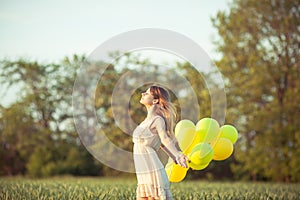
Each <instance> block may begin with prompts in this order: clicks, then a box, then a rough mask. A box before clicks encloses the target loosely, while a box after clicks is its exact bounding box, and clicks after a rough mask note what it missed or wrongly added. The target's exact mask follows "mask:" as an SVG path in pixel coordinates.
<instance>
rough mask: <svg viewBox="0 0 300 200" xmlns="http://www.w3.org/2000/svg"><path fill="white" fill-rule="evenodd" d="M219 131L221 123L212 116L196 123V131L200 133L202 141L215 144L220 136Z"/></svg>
mask: <svg viewBox="0 0 300 200" xmlns="http://www.w3.org/2000/svg"><path fill="white" fill-rule="evenodd" d="M219 131H220V126H219V123H218V122H217V121H216V120H215V119H212V118H203V119H201V120H199V121H198V122H197V124H196V132H197V133H198V134H199V135H200V141H201V142H207V143H209V144H211V145H213V144H214V143H215V141H216V140H217V138H218V135H219Z"/></svg>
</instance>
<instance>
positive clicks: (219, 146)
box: [213, 138, 233, 160]
mask: <svg viewBox="0 0 300 200" xmlns="http://www.w3.org/2000/svg"><path fill="white" fill-rule="evenodd" d="M232 152H233V144H232V142H231V141H230V140H229V139H227V138H219V139H218V140H217V142H216V144H215V146H214V157H213V159H214V160H225V159H226V158H228V157H229V156H230V155H231V154H232Z"/></svg>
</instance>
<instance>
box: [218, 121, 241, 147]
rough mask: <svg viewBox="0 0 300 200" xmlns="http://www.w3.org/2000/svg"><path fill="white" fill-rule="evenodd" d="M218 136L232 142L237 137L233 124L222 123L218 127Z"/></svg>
mask: <svg viewBox="0 0 300 200" xmlns="http://www.w3.org/2000/svg"><path fill="white" fill-rule="evenodd" d="M219 137H220V138H227V139H229V140H230V141H231V142H232V144H234V143H235V142H236V141H237V139H238V131H237V130H236V128H235V127H234V126H231V125H224V126H222V127H221V129H220V136H219Z"/></svg>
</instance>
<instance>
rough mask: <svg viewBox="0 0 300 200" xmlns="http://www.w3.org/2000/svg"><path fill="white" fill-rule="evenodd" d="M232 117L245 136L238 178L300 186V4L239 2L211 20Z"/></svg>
mask: <svg viewBox="0 0 300 200" xmlns="http://www.w3.org/2000/svg"><path fill="white" fill-rule="evenodd" d="M212 21H213V24H214V26H215V28H216V29H217V30H218V34H219V36H220V40H219V41H218V43H216V46H217V50H218V51H219V52H220V53H221V55H222V58H221V59H220V60H218V62H216V63H217V66H218V67H219V68H220V70H221V72H222V73H223V75H224V76H225V78H226V79H227V90H228V97H229V99H228V102H229V103H228V114H227V115H230V116H231V117H232V118H231V120H232V122H233V123H234V124H235V125H236V126H237V127H238V129H239V131H240V133H241V134H242V137H241V139H240V140H239V143H238V147H237V150H236V153H235V159H236V160H237V161H238V162H239V164H238V165H236V166H235V167H234V170H235V172H236V173H240V174H245V175H246V176H248V175H250V177H251V178H252V179H254V180H255V179H262V178H264V179H271V180H277V181H299V180H300V177H299V172H300V159H299V158H300V154H299V143H300V141H299V128H300V123H299V120H297V118H298V117H299V115H300V107H299V104H297V103H296V102H299V101H300V91H299V88H300V82H299V78H300V51H299V47H300V33H299V32H300V3H299V1H294V0H272V1H268V0H262V1H255V0H235V1H233V3H232V4H231V6H230V11H229V13H226V12H218V14H217V16H216V17H215V18H214V19H213V20H212Z"/></svg>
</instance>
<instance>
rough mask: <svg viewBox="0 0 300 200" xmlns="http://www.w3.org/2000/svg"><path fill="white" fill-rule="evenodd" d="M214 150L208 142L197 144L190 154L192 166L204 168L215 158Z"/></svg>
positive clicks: (198, 168)
mask: <svg viewBox="0 0 300 200" xmlns="http://www.w3.org/2000/svg"><path fill="white" fill-rule="evenodd" d="M213 156H214V150H213V148H212V146H211V145H210V144H208V143H205V142H201V143H199V144H197V145H196V146H195V147H194V148H193V149H192V151H191V153H190V154H189V155H188V158H189V160H190V161H191V162H190V164H189V165H190V167H191V168H192V169H194V170H200V169H204V168H205V167H207V166H208V164H209V163H210V161H211V160H212V159H213Z"/></svg>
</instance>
